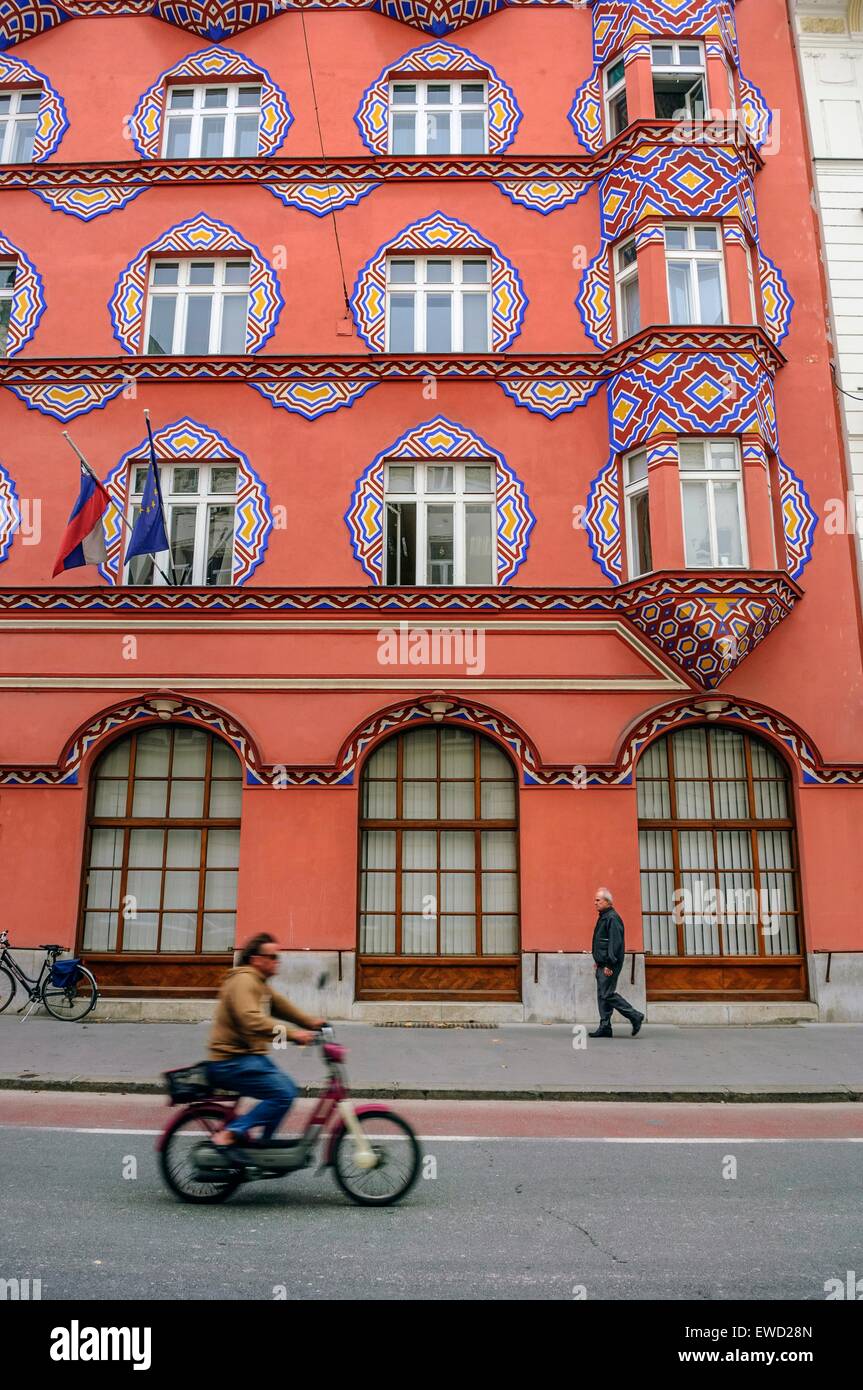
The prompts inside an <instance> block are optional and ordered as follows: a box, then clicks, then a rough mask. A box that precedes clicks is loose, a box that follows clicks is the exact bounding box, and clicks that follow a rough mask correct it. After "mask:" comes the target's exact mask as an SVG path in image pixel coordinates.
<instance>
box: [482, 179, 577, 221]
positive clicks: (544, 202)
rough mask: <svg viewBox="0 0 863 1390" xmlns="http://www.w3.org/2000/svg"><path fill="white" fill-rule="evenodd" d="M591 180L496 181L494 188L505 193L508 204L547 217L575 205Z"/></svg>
mask: <svg viewBox="0 0 863 1390" xmlns="http://www.w3.org/2000/svg"><path fill="white" fill-rule="evenodd" d="M590 185H591V180H590V179H589V178H583V179H529V180H525V179H512V180H507V179H497V180H496V181H495V187H496V188H499V189H500V191H501V193H505V194H506V196H507V198H509V200H510V202H513V203H517V204H518V206H519V207H523V208H530V209H531V211H532V212H541V213H542V214H543V216H547V215H548V213H550V212H558V211H559V210H560V209H561V208H565V207H569V205H570V204H571V203H577V202H578V200H579V198H580V197H582V195H583V194H584V193H586V192H587V190H588V188H590Z"/></svg>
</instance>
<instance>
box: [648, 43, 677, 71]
mask: <svg viewBox="0 0 863 1390" xmlns="http://www.w3.org/2000/svg"><path fill="white" fill-rule="evenodd" d="M652 54H653V66H654V67H655V68H670V67H673V66H674V49H673V48H672V46H671V44H670V43H655V44H653V45H652Z"/></svg>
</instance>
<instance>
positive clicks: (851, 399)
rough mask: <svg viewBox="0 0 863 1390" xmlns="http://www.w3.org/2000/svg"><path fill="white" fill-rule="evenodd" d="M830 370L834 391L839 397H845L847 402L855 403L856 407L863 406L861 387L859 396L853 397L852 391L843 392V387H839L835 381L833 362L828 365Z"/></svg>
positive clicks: (862, 389)
mask: <svg viewBox="0 0 863 1390" xmlns="http://www.w3.org/2000/svg"><path fill="white" fill-rule="evenodd" d="M830 370H831V372H832V373H833V385H834V386H835V387H836V390H837V391H838V392H839V394H840V396H847V397H848V399H849V401H856V402H857V404H858V405H863V387H861V394H860V395H856V396H855V394H854V392H853V391H846V390H844V389H843V387H841V386H840V385H839V382H838V381H837V380H836V364H835V362H831V363H830Z"/></svg>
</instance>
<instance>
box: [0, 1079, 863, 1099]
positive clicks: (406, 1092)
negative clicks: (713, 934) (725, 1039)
mask: <svg viewBox="0 0 863 1390" xmlns="http://www.w3.org/2000/svg"><path fill="white" fill-rule="evenodd" d="M324 1089H325V1087H324V1086H322V1085H317V1084H315V1085H309V1086H303V1087H302V1088H301V1089H300V1095H301V1096H306V1097H313V1096H320V1095H321V1094H322V1093H323V1091H324ZM351 1090H352V1093H353V1094H354V1095H355V1096H357V1097H359V1098H362V1099H364V1100H509V1101H542V1100H546V1101H615V1102H620V1101H626V1102H635V1103H639V1102H640V1103H642V1104H669V1103H672V1104H686V1103H689V1104H696V1105H698V1104H711V1103H712V1104H716V1103H722V1104H726V1105H741V1104H743V1105H746V1104H754V1105H775V1104H779V1103H782V1104H797V1105H799V1104H813V1103H814V1104H833V1105H836V1104H849V1103H852V1104H853V1103H859V1102H863V1088H860V1087H856V1086H809V1087H806V1088H803V1087H800V1086H750V1087H748V1088H747V1089H742V1088H737V1087H734V1086H670V1087H667V1088H665V1089H661V1088H658V1087H655V1086H645V1087H642V1088H638V1087H632V1086H630V1087H614V1086H605V1087H602V1086H593V1087H591V1086H567V1087H559V1086H533V1087H529V1088H523V1089H518V1088H513V1089H509V1090H507V1089H503V1088H501V1087H495V1086H399V1085H398V1084H396V1083H395V1082H390V1083H386V1084H384V1085H380V1084H375V1085H364V1084H363V1083H362V1082H360V1083H358V1084H355V1085H352V1087H351ZM0 1091H59V1092H64V1091H65V1092H69V1091H71V1092H79V1093H80V1092H90V1093H93V1092H95V1093H97V1094H103V1095H104V1094H114V1095H116V1094H120V1095H138V1096H160V1095H164V1094H165V1088H164V1086H163V1085H162V1084H161V1083H160V1082H158V1081H140V1080H133V1079H126V1078H124V1077H114V1076H106V1077H90V1076H26V1075H22V1076H0Z"/></svg>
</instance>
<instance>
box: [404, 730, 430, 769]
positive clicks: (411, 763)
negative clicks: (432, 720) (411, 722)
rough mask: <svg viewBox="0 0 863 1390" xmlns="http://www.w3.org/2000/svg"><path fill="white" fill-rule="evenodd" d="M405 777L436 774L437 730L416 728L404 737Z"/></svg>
mask: <svg viewBox="0 0 863 1390" xmlns="http://www.w3.org/2000/svg"><path fill="white" fill-rule="evenodd" d="M403 758H404V775H405V777H436V776H437V730H436V729H417V730H416V731H415V732H414V733H410V734H408V735H407V736H406V737H405V739H404V751H403Z"/></svg>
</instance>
